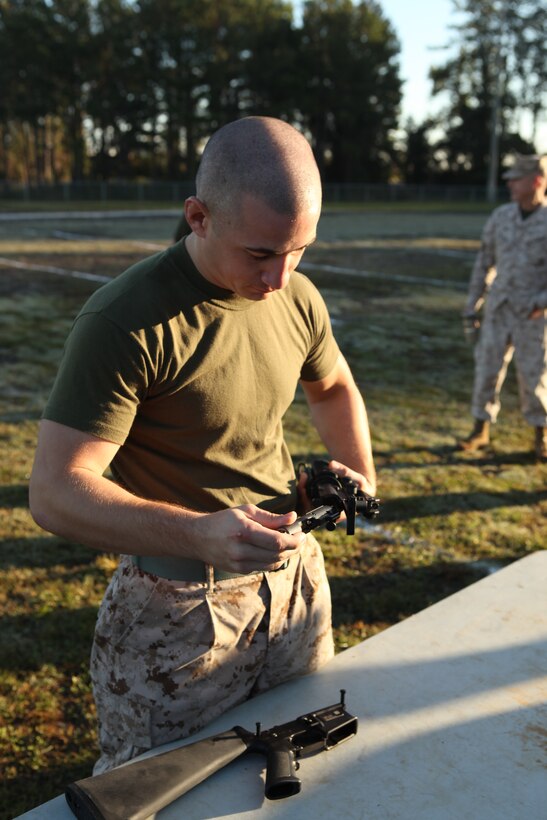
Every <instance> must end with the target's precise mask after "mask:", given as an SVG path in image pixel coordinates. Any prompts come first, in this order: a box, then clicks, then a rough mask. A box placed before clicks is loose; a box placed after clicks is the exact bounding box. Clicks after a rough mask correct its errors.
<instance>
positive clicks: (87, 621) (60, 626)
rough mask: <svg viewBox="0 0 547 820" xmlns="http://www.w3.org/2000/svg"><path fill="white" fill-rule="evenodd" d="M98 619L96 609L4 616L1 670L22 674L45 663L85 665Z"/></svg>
mask: <svg viewBox="0 0 547 820" xmlns="http://www.w3.org/2000/svg"><path fill="white" fill-rule="evenodd" d="M96 618H97V608H96V607H94V606H86V607H81V608H80V609H63V608H59V609H55V610H53V611H51V612H48V613H46V614H44V615H37V614H35V613H33V614H29V615H12V616H10V615H4V616H3V618H2V634H1V640H0V667H2V668H3V669H4V670H8V669H9V670H11V671H13V672H22V671H34V670H37V669H40V668H41V667H42V666H43V665H44V664H51V665H53V666H64V665H66V664H71V665H72V664H78V665H79V664H86V663H87V662H88V660H89V653H90V651H91V644H92V641H93V631H94V629H95V621H96Z"/></svg>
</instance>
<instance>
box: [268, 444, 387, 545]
mask: <svg viewBox="0 0 547 820" xmlns="http://www.w3.org/2000/svg"><path fill="white" fill-rule="evenodd" d="M298 469H299V472H305V473H306V474H307V476H308V480H307V482H306V493H307V495H308V498H309V499H310V501H311V503H312V504H314V505H315V504H317V505H319V506H317V507H314V509H312V510H310V511H309V512H307V513H306V514H305V515H302V516H301V517H300V518H297V519H296V521H295V522H294V523H293V524H290V525H289V526H288V527H284V528H283V530H282V532H288V533H290V534H291V535H293V534H294V533H297V532H310V530H314V529H315V528H316V527H323V526H325V527H326V528H327V529H328V530H334V529H335V527H336V522H337V521H338V519H339V518H340V516H341V515H342V513H345V514H346V534H347V535H354V533H355V516H356V514H359V515H362V516H364V518H376V516H377V515H379V513H380V499H379V498H374V496H371V495H367V493H364V492H362V491H361V490H360V488H359V485H358V484H357V483H356V482H355V481H353V480H352V479H351V478H347V477H341V476H338V475H336V473H335V472H333V471H332V470H329V464H328V461H321V460H319V459H318V460H317V461H314V462H313V464H312V465H311V467H310V466H306V465H305V464H300V465H299V468H298Z"/></svg>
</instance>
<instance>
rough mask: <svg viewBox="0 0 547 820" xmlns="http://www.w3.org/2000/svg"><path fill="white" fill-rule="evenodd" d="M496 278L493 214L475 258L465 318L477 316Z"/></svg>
mask: <svg viewBox="0 0 547 820" xmlns="http://www.w3.org/2000/svg"><path fill="white" fill-rule="evenodd" d="M495 277H496V230H495V216H494V214H492V216H490V218H489V219H488V221H487V223H486V225H485V226H484V230H483V232H482V237H481V247H480V250H479V252H478V254H477V256H476V257H475V262H474V264H473V270H472V272H471V278H470V280H469V288H468V292H467V301H466V304H465V307H464V309H463V311H462V313H463V315H464V316H472V315H473V314H475V313H476V312H477V311H478V310H480V308H481V307H482V304H483V302H484V297H485V294H486V291H487V290H488V288H489V286H490V285H491V284H492V282H493V280H494V279H495Z"/></svg>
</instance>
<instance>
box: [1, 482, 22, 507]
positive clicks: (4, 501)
mask: <svg viewBox="0 0 547 820" xmlns="http://www.w3.org/2000/svg"><path fill="white" fill-rule="evenodd" d="M0 507H4V508H5V509H7V510H9V509H15V508H16V507H26V508H28V484H10V485H8V486H7V487H6V486H4V487H0Z"/></svg>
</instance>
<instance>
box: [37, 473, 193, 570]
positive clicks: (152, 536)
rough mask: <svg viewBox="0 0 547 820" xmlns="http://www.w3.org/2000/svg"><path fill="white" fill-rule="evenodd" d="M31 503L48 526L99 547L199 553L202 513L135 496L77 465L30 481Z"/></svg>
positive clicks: (133, 551)
mask: <svg viewBox="0 0 547 820" xmlns="http://www.w3.org/2000/svg"><path fill="white" fill-rule="evenodd" d="M30 503H31V510H32V513H33V516H34V518H35V520H36V521H37V523H39V524H40V526H41V527H43V528H44V529H45V530H47V531H48V532H53V533H55V534H56V535H61V536H63V537H64V538H67V539H69V540H73V541H79V542H81V543H84V544H86V545H87V546H90V547H94V548H95V549H100V550H107V551H109V552H115V553H131V554H136V555H153V554H158V555H160V554H161V555H179V556H185V557H192V558H193V557H198V556H196V555H194V552H195V547H194V546H193V543H194V542H195V535H194V532H193V531H194V529H195V522H196V519H197V518H199V517H201V514H200V513H196V512H193V511H191V510H187V509H184V508H183V507H178V506H176V505H173V504H166V503H163V502H156V501H148V500H146V499H143V498H138V497H137V496H134V495H133V494H131V493H130V492H128V491H127V490H124V489H123V488H122V487H119V486H118V485H117V484H115V483H114V482H113V481H110V480H109V479H107V478H105V477H104V476H98V475H95V474H94V473H92V472H91V471H89V470H84V469H73V470H71V471H70V472H68V473H67V474H65V475H64V476H63V477H62V479H59V480H58V481H55V482H51V481H40V479H35V480H34V481H33V482H31V492H30Z"/></svg>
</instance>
